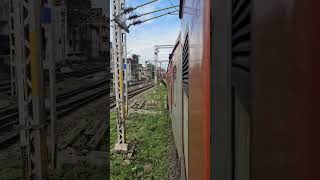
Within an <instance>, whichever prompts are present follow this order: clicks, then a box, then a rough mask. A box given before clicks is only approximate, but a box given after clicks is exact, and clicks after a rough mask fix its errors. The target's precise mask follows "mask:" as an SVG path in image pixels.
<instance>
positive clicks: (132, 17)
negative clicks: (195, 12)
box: [128, 6, 178, 20]
mask: <svg viewBox="0 0 320 180" xmlns="http://www.w3.org/2000/svg"><path fill="white" fill-rule="evenodd" d="M176 7H178V6H170V7H166V8H163V9H159V10H155V11H151V12H147V13H144V14H140V15H136V14H134V15H132V16H130V17H129V18H128V20H131V19H136V18H138V17H141V16H145V15H148V14H153V13H156V12H160V11H164V10H168V9H172V8H176Z"/></svg>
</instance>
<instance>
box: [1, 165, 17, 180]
mask: <svg viewBox="0 0 320 180" xmlns="http://www.w3.org/2000/svg"><path fill="white" fill-rule="evenodd" d="M21 163H22V162H21V161H17V160H16V161H14V160H1V161H0V179H1V180H19V179H21V171H22V168H21V165H22V164H21Z"/></svg>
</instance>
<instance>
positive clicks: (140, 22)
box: [128, 11, 177, 28]
mask: <svg viewBox="0 0 320 180" xmlns="http://www.w3.org/2000/svg"><path fill="white" fill-rule="evenodd" d="M175 12H177V11H170V12H168V13H165V14H161V15H159V16H155V17H152V18H149V19H145V20H142V21H141V20H137V21H134V22H133V23H131V24H129V26H128V28H129V27H130V26H132V25H134V26H135V25H137V24H142V23H145V22H147V21H150V20H152V19H156V18H160V17H162V16H165V15H168V14H172V13H175Z"/></svg>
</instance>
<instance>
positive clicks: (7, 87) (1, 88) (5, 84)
mask: <svg viewBox="0 0 320 180" xmlns="http://www.w3.org/2000/svg"><path fill="white" fill-rule="evenodd" d="M102 71H106V68H105V67H99V68H92V69H88V70H84V71H81V70H77V71H74V72H69V73H57V75H56V76H57V77H56V81H57V82H61V81H64V80H66V79H69V78H81V77H84V76H88V75H91V74H95V73H98V72H102ZM10 91H11V81H10V80H8V79H7V80H4V81H2V82H0V92H2V93H6V94H9V93H11V92H10Z"/></svg>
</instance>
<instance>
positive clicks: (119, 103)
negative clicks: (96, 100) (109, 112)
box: [112, 0, 128, 151]
mask: <svg viewBox="0 0 320 180" xmlns="http://www.w3.org/2000/svg"><path fill="white" fill-rule="evenodd" d="M112 2H113V3H112V9H113V19H114V21H113V61H114V88H115V95H116V107H117V135H118V139H117V143H116V145H115V150H122V151H127V149H128V144H127V143H126V134H125V119H126V110H125V109H126V104H125V103H126V100H125V96H124V95H126V94H127V93H126V92H125V91H126V88H125V87H124V78H125V77H124V75H125V73H124V69H123V64H124V63H123V60H124V58H123V57H124V55H123V54H124V48H123V47H124V46H123V40H124V38H123V34H124V33H123V30H122V29H121V28H120V26H119V24H118V23H117V22H116V21H118V22H121V21H122V20H123V19H124V15H123V10H124V9H123V8H124V3H123V2H121V0H113V1H112Z"/></svg>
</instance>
